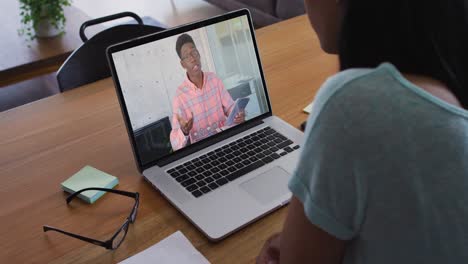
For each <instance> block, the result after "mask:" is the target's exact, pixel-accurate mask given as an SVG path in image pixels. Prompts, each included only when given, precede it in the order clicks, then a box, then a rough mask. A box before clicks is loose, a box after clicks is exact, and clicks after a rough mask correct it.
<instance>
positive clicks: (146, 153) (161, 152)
mask: <svg viewBox="0 0 468 264" xmlns="http://www.w3.org/2000/svg"><path fill="white" fill-rule="evenodd" d="M171 130H172V126H171V122H170V121H169V117H167V116H166V117H164V118H162V119H159V120H158V121H155V122H153V123H151V124H149V125H146V126H144V127H142V128H140V129H138V130H136V131H135V132H134V135H135V141H136V143H137V145H138V146H139V151H140V152H139V154H140V159H141V162H142V163H147V162H150V161H152V160H154V158H155V157H162V156H165V155H167V154H169V153H171V152H172V145H171V141H170V133H171Z"/></svg>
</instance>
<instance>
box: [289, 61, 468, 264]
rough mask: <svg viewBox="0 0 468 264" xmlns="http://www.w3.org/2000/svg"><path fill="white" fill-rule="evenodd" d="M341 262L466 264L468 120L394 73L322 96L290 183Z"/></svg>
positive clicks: (357, 79)
mask: <svg viewBox="0 0 468 264" xmlns="http://www.w3.org/2000/svg"><path fill="white" fill-rule="evenodd" d="M289 188H290V189H291V191H292V192H293V194H294V195H295V196H296V197H298V198H299V199H300V200H301V201H302V202H303V204H304V208H305V213H306V215H307V217H308V218H309V220H310V221H311V222H312V223H313V224H315V225H316V226H318V227H320V228H321V229H323V230H325V231H326V232H328V233H330V234H332V235H333V236H335V237H337V238H339V239H342V240H349V243H348V244H347V247H346V252H345V258H344V261H343V263H379V264H381V263H392V264H394V263H399V264H400V263H424V264H428V263H468V111H465V110H463V109H461V108H458V107H455V106H453V105H450V104H448V103H446V102H444V101H442V100H440V99H438V98H437V97H435V96H433V95H431V94H429V93H427V92H426V91H424V90H422V89H421V88H418V87H416V86H415V85H413V84H412V83H410V82H409V81H407V80H406V79H405V78H404V77H403V76H402V75H401V74H400V73H399V72H398V70H397V69H396V68H395V67H394V66H393V65H391V64H388V63H384V64H382V65H380V66H379V67H378V68H376V69H353V70H347V71H343V72H341V73H339V74H337V75H335V76H334V77H332V78H330V79H328V80H327V82H326V83H325V84H324V85H323V87H322V88H321V89H320V91H319V93H318V94H317V96H316V98H315V100H314V107H313V109H312V113H311V115H310V117H309V120H308V127H307V130H306V142H305V146H304V148H303V152H302V154H301V159H300V161H299V164H298V167H297V169H296V172H295V175H294V176H293V178H292V179H291V181H290V182H289Z"/></svg>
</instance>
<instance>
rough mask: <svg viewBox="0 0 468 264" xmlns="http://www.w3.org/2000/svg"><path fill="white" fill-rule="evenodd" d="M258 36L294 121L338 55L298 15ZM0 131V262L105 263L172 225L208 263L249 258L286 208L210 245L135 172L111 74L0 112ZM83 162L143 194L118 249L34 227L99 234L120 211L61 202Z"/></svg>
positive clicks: (273, 91)
mask: <svg viewBox="0 0 468 264" xmlns="http://www.w3.org/2000/svg"><path fill="white" fill-rule="evenodd" d="M257 36H258V43H259V48H260V53H261V57H262V61H263V65H264V69H265V75H266V79H267V83H268V87H269V91H270V96H271V100H272V104H273V110H274V112H275V113H276V114H278V115H279V116H280V117H282V118H284V119H285V120H286V121H288V122H290V123H291V124H292V125H294V126H298V125H299V124H300V123H301V122H302V121H304V120H305V119H306V118H307V116H306V115H305V114H303V113H302V112H301V109H302V108H303V107H304V106H305V105H306V104H307V103H309V102H310V101H311V100H312V99H313V97H314V94H315V92H316V90H317V89H318V88H319V86H320V85H321V83H322V82H323V81H324V80H325V79H326V78H327V77H328V76H329V75H331V74H333V73H334V72H336V70H337V68H338V67H337V60H336V58H335V57H334V56H328V55H325V54H324V53H323V52H322V51H321V50H320V47H319V44H318V41H317V38H316V37H315V35H314V33H313V31H312V29H311V28H310V26H309V24H308V21H307V19H306V18H305V17H304V16H303V17H299V18H295V19H292V20H287V21H284V22H281V23H279V24H275V25H272V26H269V27H266V28H262V29H260V30H259V31H258V32H257ZM0 127H1V128H2V129H1V130H0V179H1V184H0V223H1V225H0V263H31V262H34V263H113V262H118V261H121V260H123V259H125V258H127V257H129V256H131V255H134V254H136V253H138V252H140V251H142V250H144V249H146V248H148V247H149V246H151V245H153V244H155V243H157V242H158V241H160V240H162V239H163V238H165V237H167V236H168V235H170V234H172V233H173V232H175V231H177V230H181V231H182V232H183V233H184V234H185V235H186V236H187V237H188V238H189V240H190V241H191V242H192V244H193V245H194V246H195V247H196V248H197V249H198V250H199V251H200V252H201V253H202V254H203V255H204V256H206V257H207V258H208V260H209V261H211V262H212V263H253V262H254V259H255V257H256V256H257V254H258V252H259V250H260V247H261V246H262V245H263V242H264V241H265V239H266V238H267V237H268V236H269V235H271V234H272V233H274V232H276V231H279V230H280V229H281V227H282V223H283V220H284V217H285V214H286V212H287V210H286V209H284V208H283V209H280V210H278V211H276V212H274V213H272V214H270V215H269V216H267V217H265V218H263V219H261V220H259V221H257V222H256V223H254V224H251V225H249V226H247V227H246V228H244V229H242V230H241V231H239V232H237V233H235V234H233V235H231V236H230V237H228V238H226V239H225V240H223V241H221V242H218V243H211V242H209V241H208V240H207V239H206V238H205V237H204V236H203V235H202V234H201V233H200V232H199V231H198V230H196V229H195V227H194V226H193V225H191V224H190V223H189V222H188V220H186V219H185V218H184V217H183V216H182V215H181V214H180V213H178V211H176V209H174V208H173V207H172V206H171V205H170V204H169V203H168V202H167V201H166V200H165V199H164V198H163V197H162V196H161V195H160V194H159V193H157V192H156V191H155V190H154V189H153V188H152V187H150V185H149V184H148V183H146V182H145V181H144V180H143V178H142V177H141V176H140V175H139V174H138V172H137V169H136V167H135V165H134V162H133V157H132V154H131V149H130V144H129V141H128V137H127V134H126V130H125V127H124V124H123V119H122V116H121V113H120V109H119V105H118V102H117V98H116V94H115V90H114V87H113V84H112V81H111V80H110V79H106V80H102V81H99V82H96V83H93V84H90V85H86V86H84V87H81V88H78V89H75V90H72V91H69V92H65V93H62V94H58V95H55V96H52V97H49V98H46V99H43V100H40V101H36V102H34V103H31V104H28V105H24V106H21V107H18V108H14V109H11V110H9V111H6V112H3V113H0ZM87 164H89V165H92V166H94V167H96V168H99V169H101V170H103V171H106V172H108V173H110V174H113V175H115V176H117V177H118V178H119V180H120V184H119V186H118V188H119V189H122V190H128V191H138V192H140V194H141V201H140V208H139V214H138V217H137V221H136V223H135V224H134V225H132V226H131V227H130V230H129V232H128V235H127V238H126V239H125V241H124V243H123V244H122V245H121V246H120V248H118V249H117V250H116V251H108V250H105V249H103V248H101V247H98V246H94V245H91V244H89V243H85V242H82V241H79V240H77V239H73V238H70V237H67V236H64V235H61V234H58V233H53V232H50V233H43V232H42V225H44V224H47V225H52V226H56V227H59V228H63V229H65V230H68V231H71V232H76V233H79V234H83V235H87V236H91V237H94V238H98V239H102V240H105V239H108V238H109V237H110V236H111V235H112V234H113V233H114V232H115V231H116V230H117V228H118V227H120V225H121V224H122V223H123V221H124V219H125V218H126V217H127V216H128V213H129V212H130V209H131V206H132V202H133V201H131V199H128V198H126V197H120V196H113V195H112V194H107V195H105V196H104V197H103V198H101V199H100V200H99V201H97V202H96V203H95V204H94V205H92V206H89V205H87V204H85V203H83V202H81V201H79V200H77V201H74V202H73V204H72V205H70V206H67V205H66V203H65V197H66V194H65V193H64V192H62V191H61V190H60V183H61V182H62V181H64V180H65V179H66V178H68V177H69V176H70V175H72V174H73V173H75V172H76V171H78V170H79V169H80V168H82V167H83V166H85V165H87Z"/></svg>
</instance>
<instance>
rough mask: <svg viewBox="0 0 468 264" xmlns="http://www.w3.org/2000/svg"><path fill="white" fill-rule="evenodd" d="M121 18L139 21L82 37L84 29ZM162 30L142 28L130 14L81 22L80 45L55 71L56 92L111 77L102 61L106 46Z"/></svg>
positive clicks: (140, 22) (147, 26)
mask: <svg viewBox="0 0 468 264" xmlns="http://www.w3.org/2000/svg"><path fill="white" fill-rule="evenodd" d="M129 14H131V15H129ZM124 16H131V17H134V18H135V17H137V18H139V19H137V18H135V19H136V20H137V22H138V24H136V25H135V24H125V25H118V26H114V27H111V28H108V29H105V30H103V31H101V32H99V33H97V34H96V35H95V36H93V37H92V38H91V39H89V40H88V39H87V38H86V36H85V35H84V29H85V28H86V27H87V26H91V25H95V24H98V23H102V22H106V21H109V20H113V19H117V18H121V17H124ZM162 30H164V28H160V27H155V26H149V25H143V23H142V20H141V18H140V17H138V16H137V15H135V14H133V13H130V12H124V13H119V14H116V15H112V16H107V17H103V18H98V19H94V20H90V21H87V22H85V23H83V25H82V27H81V29H80V36H81V38H82V40H83V41H84V43H83V44H82V45H81V46H80V47H79V48H78V49H76V50H75V51H74V52H73V53H72V54H71V55H70V56H69V57H68V58H67V60H66V61H65V62H64V63H63V64H62V66H61V67H60V69H59V70H58V72H57V81H58V85H59V88H60V91H61V92H63V91H66V90H70V89H73V88H76V87H79V86H82V85H85V84H88V83H92V82H95V81H98V80H101V79H104V78H107V77H109V76H111V73H110V69H109V66H108V64H107V58H106V49H107V47H109V46H111V45H113V44H116V43H119V42H123V41H126V40H130V39H133V38H137V37H140V36H143V35H148V34H151V33H155V32H158V31H162Z"/></svg>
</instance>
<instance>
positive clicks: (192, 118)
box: [113, 16, 268, 164]
mask: <svg viewBox="0 0 468 264" xmlns="http://www.w3.org/2000/svg"><path fill="white" fill-rule="evenodd" d="M248 23H249V22H248V20H247V17H246V16H242V17H238V18H234V19H230V20H227V21H224V22H220V23H217V24H213V25H210V26H207V27H203V28H199V29H196V30H192V31H188V32H185V33H183V34H179V35H175V36H172V37H169V38H165V39H161V40H158V41H154V42H151V43H147V44H144V45H141V46H137V47H134V48H131V49H127V50H124V51H121V52H117V53H114V54H113V59H114V64H115V68H116V71H117V74H118V76H119V82H120V86H121V88H122V93H123V97H124V100H125V104H126V106H127V111H128V115H129V118H130V121H131V126H132V129H133V132H134V136H135V141H136V145H137V151H138V152H139V156H140V159H141V163H142V164H147V163H149V162H152V161H155V160H157V159H159V158H161V157H163V156H167V155H169V154H171V153H173V152H175V151H177V150H179V149H182V148H185V147H187V146H190V145H191V144H194V143H196V142H199V141H201V140H204V139H206V138H208V137H210V136H212V135H215V134H217V133H219V132H221V131H223V130H226V129H229V128H231V127H233V126H236V125H238V124H241V123H243V122H245V121H247V120H250V119H252V118H254V117H257V116H259V115H261V114H264V113H266V112H268V103H267V100H266V95H265V90H264V87H263V82H262V80H261V76H260V72H259V65H258V63H257V58H256V55H255V49H254V44H253V40H252V37H251V35H250V30H249V24H248Z"/></svg>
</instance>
